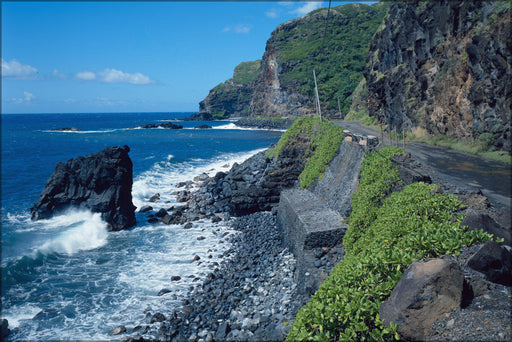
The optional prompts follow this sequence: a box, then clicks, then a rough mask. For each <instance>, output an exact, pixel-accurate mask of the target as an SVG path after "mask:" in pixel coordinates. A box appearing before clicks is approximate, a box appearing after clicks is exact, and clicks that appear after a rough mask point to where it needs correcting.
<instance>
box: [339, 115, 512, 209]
mask: <svg viewBox="0 0 512 342" xmlns="http://www.w3.org/2000/svg"><path fill="white" fill-rule="evenodd" d="M333 122H334V123H335V124H337V125H340V126H342V127H345V128H346V129H348V130H350V131H352V132H354V133H358V134H365V135H374V136H377V137H379V139H380V132H376V131H374V130H372V129H370V128H368V127H364V126H362V125H361V123H360V122H358V121H342V120H338V121H333ZM384 144H386V145H387V146H389V145H390V141H389V139H388V138H384ZM395 144H396V143H395ZM399 146H400V147H402V142H400V143H399ZM405 149H406V151H407V152H409V153H411V155H412V156H413V158H414V159H416V160H418V161H420V162H421V163H423V164H424V165H428V166H429V167H430V169H431V170H432V175H430V176H431V177H432V178H433V180H434V181H435V182H443V183H448V184H453V185H456V186H457V187H460V188H465V189H471V188H473V189H481V190H482V192H483V193H484V195H485V196H487V197H488V198H489V200H490V201H491V203H493V204H494V205H495V206H498V207H505V208H507V209H508V210H510V209H511V197H510V196H511V188H510V187H511V181H510V180H511V166H510V165H508V164H505V163H500V162H497V161H493V160H489V159H485V158H481V157H478V156H474V155H471V154H467V153H464V152H459V151H455V150H450V149H446V148H442V147H435V146H431V145H427V144H424V143H417V142H415V143H407V144H406V146H405Z"/></svg>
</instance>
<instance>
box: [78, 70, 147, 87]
mask: <svg viewBox="0 0 512 342" xmlns="http://www.w3.org/2000/svg"><path fill="white" fill-rule="evenodd" d="M75 77H76V78H78V79H80V80H84V81H94V80H97V81H99V82H104V83H130V84H149V83H153V81H152V80H151V79H150V78H149V77H148V76H146V75H143V74H141V73H140V72H136V73H134V74H130V73H127V72H123V71H121V70H116V69H105V70H103V71H100V72H98V73H94V72H92V71H82V72H79V73H77V74H75Z"/></svg>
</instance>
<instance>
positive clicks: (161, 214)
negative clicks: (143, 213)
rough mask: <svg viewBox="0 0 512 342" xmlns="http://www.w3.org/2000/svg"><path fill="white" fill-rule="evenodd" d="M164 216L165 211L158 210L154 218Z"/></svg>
mask: <svg viewBox="0 0 512 342" xmlns="http://www.w3.org/2000/svg"><path fill="white" fill-rule="evenodd" d="M165 215H167V210H165V209H164V208H162V209H160V210H158V211H157V213H156V214H155V216H156V217H164V216H165Z"/></svg>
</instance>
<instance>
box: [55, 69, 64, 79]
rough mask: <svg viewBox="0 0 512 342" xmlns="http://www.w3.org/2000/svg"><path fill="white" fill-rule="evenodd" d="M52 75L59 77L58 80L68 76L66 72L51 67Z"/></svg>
mask: <svg viewBox="0 0 512 342" xmlns="http://www.w3.org/2000/svg"><path fill="white" fill-rule="evenodd" d="M52 76H53V77H54V78H56V79H59V80H65V79H67V78H68V76H67V75H66V74H63V73H61V72H60V71H59V70H57V69H53V73H52Z"/></svg>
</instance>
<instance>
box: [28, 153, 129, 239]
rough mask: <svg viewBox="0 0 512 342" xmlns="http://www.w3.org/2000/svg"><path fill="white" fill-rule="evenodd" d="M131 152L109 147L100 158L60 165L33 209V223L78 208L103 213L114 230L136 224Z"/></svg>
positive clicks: (77, 159)
mask: <svg viewBox="0 0 512 342" xmlns="http://www.w3.org/2000/svg"><path fill="white" fill-rule="evenodd" d="M129 151H130V148H129V147H128V146H124V147H122V148H121V147H108V148H106V149H104V150H103V151H100V152H98V153H96V154H91V155H88V156H85V157H82V156H80V157H78V158H76V159H70V160H69V161H67V162H66V163H57V165H56V166H55V170H54V172H53V174H52V175H51V177H50V179H49V180H48V182H47V183H46V187H45V188H44V190H43V191H42V192H41V196H40V197H39V199H38V200H37V202H36V203H35V204H34V206H33V207H32V208H31V209H30V210H31V212H32V220H39V219H46V218H50V217H52V216H53V215H54V214H58V213H61V212H62V211H64V210H66V209H68V208H71V207H75V208H85V209H89V210H91V211H92V212H97V213H101V215H102V218H103V219H104V220H105V221H106V222H107V223H108V224H109V229H110V230H121V229H126V228H129V227H131V226H133V225H134V224H135V206H134V205H133V203H132V193H131V192H132V184H133V179H132V177H133V164H132V161H131V159H130V157H129V155H128V152H129Z"/></svg>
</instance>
